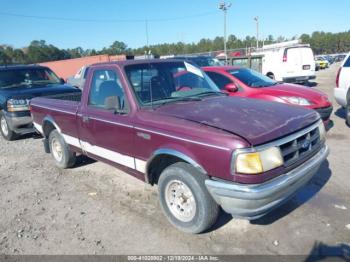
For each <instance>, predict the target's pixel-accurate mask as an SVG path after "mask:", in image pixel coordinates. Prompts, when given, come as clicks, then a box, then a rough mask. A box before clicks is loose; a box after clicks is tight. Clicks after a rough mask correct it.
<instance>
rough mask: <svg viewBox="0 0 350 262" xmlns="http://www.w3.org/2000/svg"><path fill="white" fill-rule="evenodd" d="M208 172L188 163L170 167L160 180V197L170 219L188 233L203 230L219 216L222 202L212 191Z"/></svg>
mask: <svg viewBox="0 0 350 262" xmlns="http://www.w3.org/2000/svg"><path fill="white" fill-rule="evenodd" d="M205 179H206V176H205V175H203V174H201V173H200V172H198V171H197V170H196V169H195V168H194V167H193V166H191V165H189V164H187V163H182V162H181V163H175V164H173V165H171V166H169V167H167V168H166V169H165V170H164V171H163V172H162V174H161V175H160V178H159V181H158V191H159V200H160V204H161V206H162V209H163V211H164V213H165V215H166V216H167V218H168V220H169V221H170V223H172V224H173V225H174V226H175V227H177V228H178V229H180V230H182V231H184V232H188V233H195V234H196V233H201V232H203V231H205V230H207V229H209V228H210V227H211V226H212V225H213V224H214V223H215V221H216V220H217V217H218V214H219V206H218V205H217V204H216V202H215V201H214V199H213V198H212V197H211V195H210V194H209V192H208V190H207V188H206V186H205V183H204V181H205Z"/></svg>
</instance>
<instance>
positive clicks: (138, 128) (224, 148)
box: [135, 127, 231, 151]
mask: <svg viewBox="0 0 350 262" xmlns="http://www.w3.org/2000/svg"><path fill="white" fill-rule="evenodd" d="M135 128H136V129H137V130H140V131H144V132H149V133H153V134H157V135H160V136H166V137H170V138H174V139H177V140H181V141H185V142H189V143H193V144H197V145H201V146H207V147H212V148H216V149H221V150H225V151H231V149H230V148H226V147H221V146H215V145H211V144H207V143H202V142H198V141H194V140H190V139H186V138H181V137H178V136H172V135H169V134H165V133H160V132H157V131H152V130H148V129H144V128H140V127H135Z"/></svg>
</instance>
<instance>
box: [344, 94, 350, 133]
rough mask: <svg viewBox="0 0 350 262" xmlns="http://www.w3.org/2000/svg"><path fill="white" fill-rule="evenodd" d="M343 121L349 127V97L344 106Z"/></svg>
mask: <svg viewBox="0 0 350 262" xmlns="http://www.w3.org/2000/svg"><path fill="white" fill-rule="evenodd" d="M345 123H346V124H347V125H348V127H350V99H349V100H348V102H347V103H346V106H345Z"/></svg>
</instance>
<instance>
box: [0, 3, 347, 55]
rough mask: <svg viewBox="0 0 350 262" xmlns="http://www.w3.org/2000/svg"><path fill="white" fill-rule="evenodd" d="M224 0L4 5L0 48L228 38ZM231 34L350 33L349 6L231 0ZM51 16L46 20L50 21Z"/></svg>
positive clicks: (0, 15) (0, 14) (132, 44)
mask: <svg viewBox="0 0 350 262" xmlns="http://www.w3.org/2000/svg"><path fill="white" fill-rule="evenodd" d="M219 2H220V1H219V0H176V1H175V0H173V1H170V0H99V1H98V0H59V1H58V0H30V1H28V0H0V6H1V8H0V44H8V45H12V46H13V47H16V48H21V47H25V46H27V45H29V43H30V42H31V41H32V40H45V41H46V42H47V43H49V44H53V45H55V46H57V47H59V48H75V47H78V46H80V47H82V48H84V49H87V48H90V49H92V48H94V49H96V50H99V49H102V48H103V47H108V46H109V45H111V44H112V43H113V41H115V40H118V41H123V42H125V43H126V44H127V45H128V46H129V47H132V48H136V47H141V46H144V45H146V43H147V37H146V36H147V34H146V22H145V20H148V23H147V24H148V26H147V28H148V41H149V44H158V43H172V42H179V41H182V42H186V43H189V42H197V41H199V40H200V39H201V38H214V37H216V36H223V24H224V18H223V17H224V16H223V12H222V11H221V10H219V9H218V4H219ZM226 2H227V3H232V6H231V7H230V9H229V10H228V13H227V34H228V35H229V34H234V35H236V36H237V37H239V38H245V36H247V35H251V36H254V35H255V34H256V26H255V21H254V20H253V18H254V17H255V16H259V20H260V35H261V36H263V37H267V36H268V35H270V34H271V35H273V36H274V37H278V36H285V37H293V36H296V35H301V34H302V33H312V32H313V31H316V30H318V31H327V32H341V31H347V30H350V22H349V11H350V0H317V1H316V0H279V1H278V0H226ZM44 18H46V19H44Z"/></svg>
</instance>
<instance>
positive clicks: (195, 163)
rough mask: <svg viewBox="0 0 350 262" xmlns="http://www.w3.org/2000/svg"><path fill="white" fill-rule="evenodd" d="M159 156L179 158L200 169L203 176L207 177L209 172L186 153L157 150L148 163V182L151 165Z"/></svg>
mask: <svg viewBox="0 0 350 262" xmlns="http://www.w3.org/2000/svg"><path fill="white" fill-rule="evenodd" d="M159 155H170V156H175V157H177V158H180V159H182V160H183V161H185V162H187V163H189V164H191V165H192V166H194V167H195V168H197V169H198V171H200V172H201V173H202V174H205V175H207V174H208V173H207V171H206V170H205V169H204V168H203V167H202V166H201V165H200V164H198V163H197V162H196V161H195V160H193V159H192V158H191V157H189V156H187V155H185V154H184V153H181V152H180V151H177V150H174V149H169V148H160V149H157V150H156V151H154V152H153V154H152V156H151V157H150V158H149V159H148V161H147V163H146V174H145V175H146V179H147V180H148V177H149V175H150V174H149V170H150V165H151V163H152V162H153V160H154V159H155V158H156V157H157V156H159Z"/></svg>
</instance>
